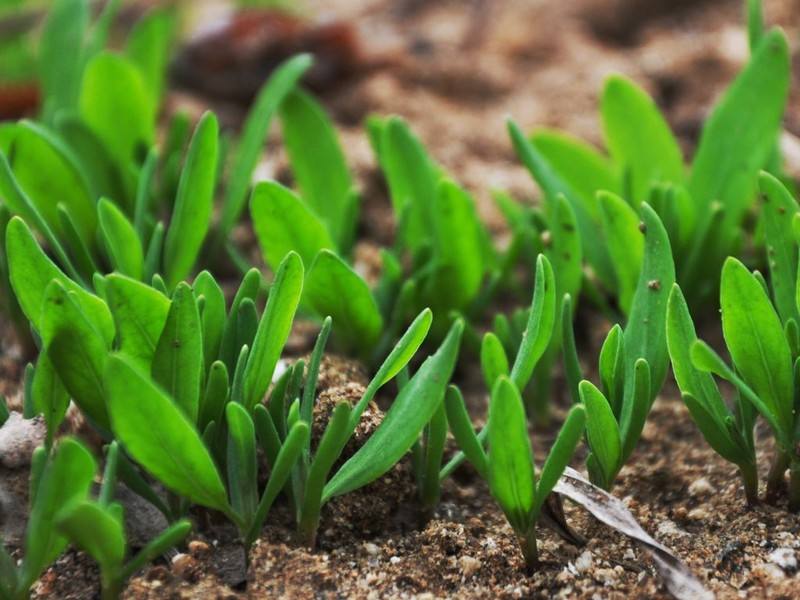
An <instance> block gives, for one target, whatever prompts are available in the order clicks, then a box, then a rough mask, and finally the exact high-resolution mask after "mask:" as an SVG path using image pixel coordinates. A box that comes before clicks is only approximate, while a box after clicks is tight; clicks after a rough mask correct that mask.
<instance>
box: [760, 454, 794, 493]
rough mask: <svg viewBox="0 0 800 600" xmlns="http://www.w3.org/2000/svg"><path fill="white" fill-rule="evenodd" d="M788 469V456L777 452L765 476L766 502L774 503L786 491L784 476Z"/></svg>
mask: <svg viewBox="0 0 800 600" xmlns="http://www.w3.org/2000/svg"><path fill="white" fill-rule="evenodd" d="M788 467H789V456H788V454H786V453H785V452H779V453H778V454H777V455H776V456H775V459H774V460H773V461H772V466H771V467H770V469H769V475H767V495H766V498H765V500H766V501H767V502H775V501H776V500H777V499H778V498H779V497H780V496H781V495H782V494H783V493H784V492H785V491H786V479H785V478H784V474H785V473H786V469H787V468H788Z"/></svg>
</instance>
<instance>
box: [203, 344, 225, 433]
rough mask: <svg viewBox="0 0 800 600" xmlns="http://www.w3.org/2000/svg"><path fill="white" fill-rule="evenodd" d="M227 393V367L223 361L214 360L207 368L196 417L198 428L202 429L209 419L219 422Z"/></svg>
mask: <svg viewBox="0 0 800 600" xmlns="http://www.w3.org/2000/svg"><path fill="white" fill-rule="evenodd" d="M229 394H230V386H229V381H228V369H227V368H226V367H225V363H223V362H222V361H220V360H216V361H214V362H213V363H211V366H210V367H209V369H208V381H207V382H206V388H205V393H204V395H203V399H202V402H201V403H200V410H199V412H198V417H197V425H198V429H200V430H201V431H204V430H205V428H206V427H207V426H208V424H209V423H210V422H211V421H215V422H217V423H219V422H220V420H221V419H222V411H223V409H224V407H225V405H226V404H227V402H228V397H229Z"/></svg>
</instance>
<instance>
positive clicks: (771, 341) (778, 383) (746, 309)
mask: <svg viewBox="0 0 800 600" xmlns="http://www.w3.org/2000/svg"><path fill="white" fill-rule="evenodd" d="M720 307H721V310H722V333H723V335H724V337H725V343H726V345H727V346H728V351H729V352H730V355H731V358H732V359H733V364H734V365H735V367H736V370H737V371H738V373H739V374H740V375H741V377H742V379H744V381H745V382H746V383H747V385H748V386H750V387H751V388H752V389H753V391H754V392H755V393H756V395H757V396H758V397H759V398H761V400H762V401H763V402H764V403H765V404H766V405H767V406H768V407H769V409H770V410H771V411H772V412H773V414H774V415H775V418H776V421H777V422H778V424H779V426H780V427H781V428H782V429H783V431H784V432H791V431H792V427H793V425H792V423H793V402H794V400H793V398H794V387H793V378H792V357H791V352H790V350H789V344H788V342H787V341H786V338H785V337H784V335H783V327H781V322H780V319H779V318H778V315H777V313H776V312H775V309H774V308H773V307H772V304H771V302H770V301H769V298H768V297H767V295H766V293H765V292H764V289H763V288H762V287H761V284H759V283H758V281H756V279H755V278H754V277H753V275H752V274H751V273H750V271H748V270H747V267H745V266H744V265H743V264H742V263H741V262H739V261H738V260H736V259H735V258H729V259H728V260H726V261H725V265H724V267H723V268H722V282H721V287H720Z"/></svg>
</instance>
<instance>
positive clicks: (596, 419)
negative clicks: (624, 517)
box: [579, 380, 622, 489]
mask: <svg viewBox="0 0 800 600" xmlns="http://www.w3.org/2000/svg"><path fill="white" fill-rule="evenodd" d="M579 391H580V396H581V401H582V402H583V405H584V406H585V407H586V437H587V438H588V440H589V447H590V448H591V450H592V455H593V456H594V457H595V460H597V462H598V464H599V465H600V468H601V470H602V473H603V481H602V482H599V483H601V485H602V487H604V488H606V489H607V488H609V487H610V485H611V483H612V482H613V481H614V477H615V476H616V474H617V471H618V470H619V468H620V467H621V466H622V463H621V461H622V440H621V437H620V431H619V426H618V425H617V419H616V418H615V417H614V412H613V411H612V410H611V406H610V405H609V403H608V400H606V397H605V396H604V395H603V393H602V392H601V391H600V390H598V389H597V388H596V387H595V386H594V385H593V384H592V383H591V382H590V381H585V380H584V381H581V383H580V386H579Z"/></svg>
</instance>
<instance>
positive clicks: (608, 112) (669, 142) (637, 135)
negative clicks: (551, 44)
mask: <svg viewBox="0 0 800 600" xmlns="http://www.w3.org/2000/svg"><path fill="white" fill-rule="evenodd" d="M600 113H601V115H602V121H603V134H604V137H605V141H606V145H607V146H608V150H609V152H610V153H611V157H612V158H613V159H614V162H616V163H617V165H619V167H620V168H621V169H623V170H624V171H625V172H626V173H627V175H628V177H629V182H630V188H631V189H630V193H631V195H632V196H631V198H629V199H628V200H629V201H630V202H631V204H633V205H634V206H638V203H639V202H643V201H645V200H647V197H648V195H649V192H650V186H651V185H652V184H653V183H655V182H661V181H669V182H673V183H681V182H682V181H683V179H684V166H683V156H682V154H681V149H680V146H679V145H678V141H677V140H676V139H675V136H674V135H673V134H672V131H671V130H670V128H669V125H668V124H667V121H666V119H664V116H663V115H662V114H661V112H660V111H659V110H658V107H657V106H656V103H655V102H653V99H652V98H650V96H648V95H647V93H646V92H645V91H644V90H643V89H641V88H640V87H638V86H637V85H636V84H635V83H633V82H632V81H630V80H629V79H626V78H625V77H622V76H621V75H612V76H611V77H609V78H608V79H607V80H606V83H605V87H604V88H603V96H602V99H601V101H600Z"/></svg>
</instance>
